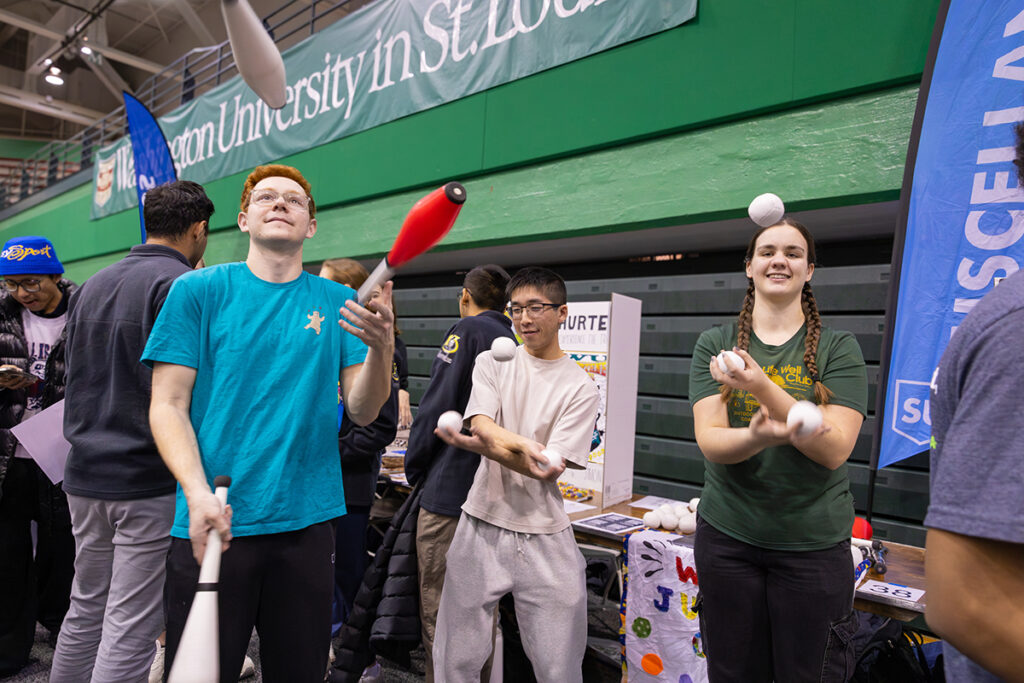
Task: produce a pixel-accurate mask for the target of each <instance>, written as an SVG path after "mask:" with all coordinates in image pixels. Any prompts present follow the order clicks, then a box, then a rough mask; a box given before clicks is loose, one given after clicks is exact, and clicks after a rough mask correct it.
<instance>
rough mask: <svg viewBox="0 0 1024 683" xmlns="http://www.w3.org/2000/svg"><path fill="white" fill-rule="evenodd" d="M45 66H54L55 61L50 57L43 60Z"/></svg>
mask: <svg viewBox="0 0 1024 683" xmlns="http://www.w3.org/2000/svg"><path fill="white" fill-rule="evenodd" d="M43 64H44V65H46V66H50V65H51V64H53V60H52V59H50V58H49V57H47V58H46V59H44V60H43Z"/></svg>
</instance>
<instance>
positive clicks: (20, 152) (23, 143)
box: [0, 138, 46, 159]
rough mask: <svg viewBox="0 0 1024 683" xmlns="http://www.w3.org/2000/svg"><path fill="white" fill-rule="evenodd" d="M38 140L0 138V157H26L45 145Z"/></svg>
mask: <svg viewBox="0 0 1024 683" xmlns="http://www.w3.org/2000/svg"><path fill="white" fill-rule="evenodd" d="M45 144H46V143H45V142H40V141H39V140H19V139H17V138H0V158H4V159H28V158H29V157H30V156H32V155H33V154H35V153H36V152H38V151H39V148H40V147H42V146H43V145H45Z"/></svg>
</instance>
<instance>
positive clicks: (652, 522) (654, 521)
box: [644, 510, 661, 529]
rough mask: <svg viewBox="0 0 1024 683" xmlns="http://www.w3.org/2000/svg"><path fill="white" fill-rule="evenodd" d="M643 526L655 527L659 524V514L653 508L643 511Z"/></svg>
mask: <svg viewBox="0 0 1024 683" xmlns="http://www.w3.org/2000/svg"><path fill="white" fill-rule="evenodd" d="M644 526H648V527H650V528H652V529H657V528H658V527H660V526H661V515H659V514H658V513H657V512H655V511H654V510H651V511H650V512H645V513H644Z"/></svg>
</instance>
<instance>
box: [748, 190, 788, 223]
mask: <svg viewBox="0 0 1024 683" xmlns="http://www.w3.org/2000/svg"><path fill="white" fill-rule="evenodd" d="M785 213H786V207H785V205H783V203H782V200H781V199H779V196H778V195H776V194H772V193H771V192H766V193H764V194H759V195H757V196H756V197H754V201H752V202H750V206H748V207H747V214H748V215H749V216H750V220H752V221H754V222H755V223H757V224H758V225H759V226H760V227H762V228H768V227H771V226H773V225H775V224H776V223H778V222H779V221H780V220H782V216H783V215H785Z"/></svg>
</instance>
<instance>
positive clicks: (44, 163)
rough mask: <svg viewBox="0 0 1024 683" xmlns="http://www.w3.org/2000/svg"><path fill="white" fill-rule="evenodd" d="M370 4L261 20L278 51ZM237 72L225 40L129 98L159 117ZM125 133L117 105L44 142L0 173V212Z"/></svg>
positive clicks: (318, 5)
mask: <svg viewBox="0 0 1024 683" xmlns="http://www.w3.org/2000/svg"><path fill="white" fill-rule="evenodd" d="M370 2H373V0H287V1H286V2H284V3H283V4H282V5H281V6H280V7H278V8H277V9H275V10H274V11H272V12H271V13H270V14H268V15H266V16H265V17H263V25H264V26H265V27H266V28H267V31H268V32H269V33H270V36H271V38H273V39H274V42H275V43H276V44H277V46H278V48H279V49H281V50H285V49H287V48H289V47H291V46H292V45H295V44H297V43H299V42H301V41H302V40H305V39H306V38H307V37H309V36H311V35H313V34H314V33H316V31H317V30H318V29H323V28H324V27H326V26H327V25H329V24H331V23H333V22H334V21H337V20H338V19H340V18H342V17H344V16H345V15H347V14H349V13H350V12H352V11H354V10H356V9H359V8H360V7H363V6H365V5H367V4H369V3H370ZM296 6H298V7H297V8H296ZM237 73H238V70H237V69H236V68H235V61H234V56H233V55H232V53H231V46H230V45H229V44H228V42H227V41H226V40H225V41H224V42H223V43H220V44H218V45H211V46H209V47H201V48H196V49H193V50H190V51H189V52H187V53H185V55H184V56H182V57H179V58H178V59H177V60H175V61H174V62H172V63H171V64H169V65H168V66H167V67H166V68H164V69H163V71H161V72H159V73H157V74H154V75H153V76H151V77H150V78H148V79H146V81H144V82H143V83H142V85H140V86H139V87H138V88H137V89H136V91H135V92H134V93H133V94H134V95H135V97H136V98H138V99H139V101H140V102H142V103H143V104H145V105H146V107H147V108H149V110H150V111H151V112H152V113H153V115H154V116H156V117H158V118H159V117H160V116H163V115H164V114H168V113H170V112H171V111H174V110H175V109H177V108H178V107H180V106H181V105H183V104H186V103H188V102H191V101H192V100H193V99H195V98H196V97H199V96H201V95H203V94H205V93H206V92H208V91H210V90H212V89H213V88H216V87H217V86H219V85H220V84H221V83H223V82H225V81H227V80H228V79H230V78H232V77H234V76H235V75H237ZM127 134H128V122H127V119H126V118H125V113H124V105H123V104H122V105H121V106H119V107H118V108H117V109H115V110H113V111H112V112H110V113H109V114H107V115H106V116H104V117H103V118H101V119H99V120H98V121H96V122H95V123H93V124H92V125H90V126H89V127H87V128H85V129H84V130H82V131H81V132H79V133H77V134H75V135H73V136H72V137H70V138H68V139H67V140H54V141H53V142H49V143H47V144H46V145H44V146H43V147H41V148H40V149H39V150H38V151H37V152H36V153H35V154H33V155H32V156H30V157H28V158H26V159H24V160H22V161H20V162H17V163H15V164H14V165H7V168H6V169H0V174H3V175H0V209H2V208H6V207H8V206H11V205H12V204H15V203H17V202H19V201H21V200H23V199H26V198H27V197H29V196H30V195H32V194H34V193H36V192H39V191H40V190H43V189H45V188H47V187H49V186H51V185H53V184H54V183H56V182H57V181H59V180H61V179H63V178H66V177H67V176H70V175H73V174H75V173H77V172H79V171H81V170H83V169H87V168H91V167H92V165H93V155H94V153H95V152H96V150H98V149H99V148H101V147H103V146H105V145H108V144H110V143H112V142H114V141H116V140H118V139H119V138H121V137H124V136H125V135H127Z"/></svg>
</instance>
